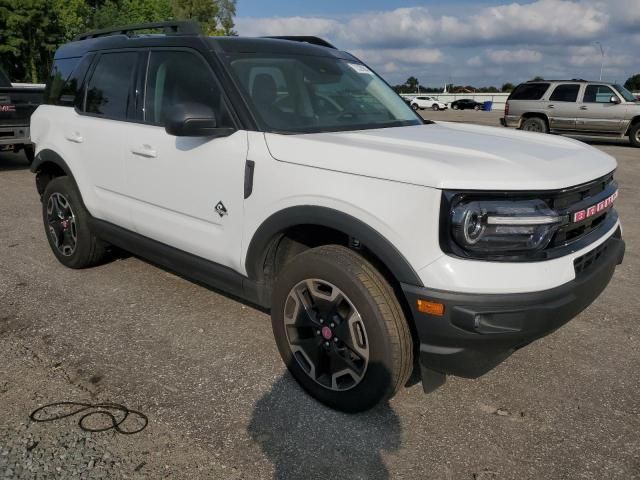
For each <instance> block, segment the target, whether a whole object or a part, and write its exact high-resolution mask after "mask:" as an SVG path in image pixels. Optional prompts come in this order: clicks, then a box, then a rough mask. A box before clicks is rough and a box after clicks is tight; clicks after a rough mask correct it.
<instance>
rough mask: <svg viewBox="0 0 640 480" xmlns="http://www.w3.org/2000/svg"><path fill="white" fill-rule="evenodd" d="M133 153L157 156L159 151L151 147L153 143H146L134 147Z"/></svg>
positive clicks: (147, 156) (142, 155)
mask: <svg viewBox="0 0 640 480" xmlns="http://www.w3.org/2000/svg"><path fill="white" fill-rule="evenodd" d="M131 153H133V154H134V155H138V156H139V157H145V158H156V157H157V156H158V154H157V152H156V151H155V150H154V149H153V148H151V145H146V144H145V145H141V146H139V147H132V148H131Z"/></svg>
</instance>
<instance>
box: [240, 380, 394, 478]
mask: <svg viewBox="0 0 640 480" xmlns="http://www.w3.org/2000/svg"><path fill="white" fill-rule="evenodd" d="M401 432H402V429H401V425H400V420H399V418H398V416H397V415H396V413H395V412H394V411H393V410H392V409H391V407H390V406H389V405H388V404H383V405H380V406H378V407H376V408H374V409H372V410H369V411H368V412H364V413H359V414H345V413H340V412H336V411H334V410H331V409H329V408H327V407H325V406H323V405H321V404H320V403H318V402H316V401H315V400H313V399H312V398H311V397H310V396H308V395H306V394H304V393H303V392H302V390H301V388H300V387H299V386H298V385H297V383H296V382H295V380H294V379H293V377H291V376H290V375H289V374H288V373H287V374H285V375H284V376H282V377H280V378H279V379H278V380H277V381H276V382H275V383H274V385H273V387H272V388H271V390H270V391H269V392H268V393H267V394H266V395H264V396H263V397H262V398H261V399H260V400H258V402H257V403H256V406H255V409H254V412H253V416H252V418H251V422H250V424H249V427H248V433H249V434H250V436H251V438H252V439H253V440H254V441H255V442H256V443H257V444H258V445H260V447H261V449H262V451H263V452H264V454H265V455H266V456H267V457H268V458H269V460H270V461H271V462H272V463H273V465H274V467H275V472H274V475H273V478H274V479H275V480H284V479H292V478H304V479H315V478H320V479H327V480H328V479H333V478H344V479H363V480H364V479H371V480H382V479H387V478H389V471H388V470H387V467H386V466H385V464H384V461H383V458H382V453H383V452H393V451H395V450H397V449H399V448H400V445H401Z"/></svg>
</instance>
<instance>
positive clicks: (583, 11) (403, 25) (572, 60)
mask: <svg viewBox="0 0 640 480" xmlns="http://www.w3.org/2000/svg"><path fill="white" fill-rule="evenodd" d="M236 29H237V31H238V33H239V34H240V35H246V36H260V35H317V36H320V37H322V38H325V39H327V40H329V41H330V42H331V43H333V44H334V45H336V46H337V47H338V48H340V49H341V50H347V51H349V52H351V53H353V54H354V55H356V56H357V57H358V58H360V59H361V60H362V61H363V62H365V63H367V64H368V65H369V66H371V67H372V68H373V69H374V70H376V71H377V72H378V73H379V74H380V75H382V76H383V77H384V78H385V79H386V80H387V81H388V82H389V83H391V84H398V83H404V82H405V81H406V79H407V78H408V77H409V76H415V77H417V78H418V80H419V81H420V84H421V85H424V86H429V87H441V86H442V85H443V84H444V83H454V84H456V85H474V86H476V87H481V86H490V85H494V86H497V87H500V86H501V85H502V84H503V83H506V82H512V83H519V82H522V81H526V80H529V79H531V78H533V77H535V76H538V75H539V76H542V77H544V78H558V79H560V78H584V79H587V80H597V79H598V78H599V77H600V66H601V63H602V60H603V57H602V54H601V50H600V46H602V48H603V50H604V54H605V55H604V68H603V75H602V76H603V80H607V81H617V82H622V83H623V82H624V81H625V80H626V79H627V78H628V77H630V76H631V75H633V74H636V73H640V0H536V1H523V0H511V1H509V0H492V1H489V0H476V1H471V0H448V1H446V2H442V1H418V0H413V1H408V0H395V1H394V0H386V1H383V0H342V1H339V0H316V1H309V0H288V1H287V0H237V16H236ZM598 42H599V43H598Z"/></svg>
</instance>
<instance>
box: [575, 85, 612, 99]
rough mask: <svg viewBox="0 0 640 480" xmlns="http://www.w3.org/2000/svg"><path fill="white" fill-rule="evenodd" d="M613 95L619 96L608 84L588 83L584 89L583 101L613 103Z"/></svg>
mask: <svg viewBox="0 0 640 480" xmlns="http://www.w3.org/2000/svg"><path fill="white" fill-rule="evenodd" d="M611 97H616V98H618V97H617V96H616V94H615V93H613V90H611V89H610V88H609V87H607V86H606V85H588V86H587V88H586V90H585V91H584V100H583V101H584V102H585V103H611Z"/></svg>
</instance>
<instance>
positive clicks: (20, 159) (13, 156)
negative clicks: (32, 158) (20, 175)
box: [0, 152, 29, 172]
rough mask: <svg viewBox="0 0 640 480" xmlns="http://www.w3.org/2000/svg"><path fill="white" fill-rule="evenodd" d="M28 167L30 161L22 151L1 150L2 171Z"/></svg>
mask: <svg viewBox="0 0 640 480" xmlns="http://www.w3.org/2000/svg"><path fill="white" fill-rule="evenodd" d="M28 168H29V162H27V159H26V158H25V156H24V154H23V153H22V152H20V153H13V152H0V172H9V171H12V170H27V169H28Z"/></svg>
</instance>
